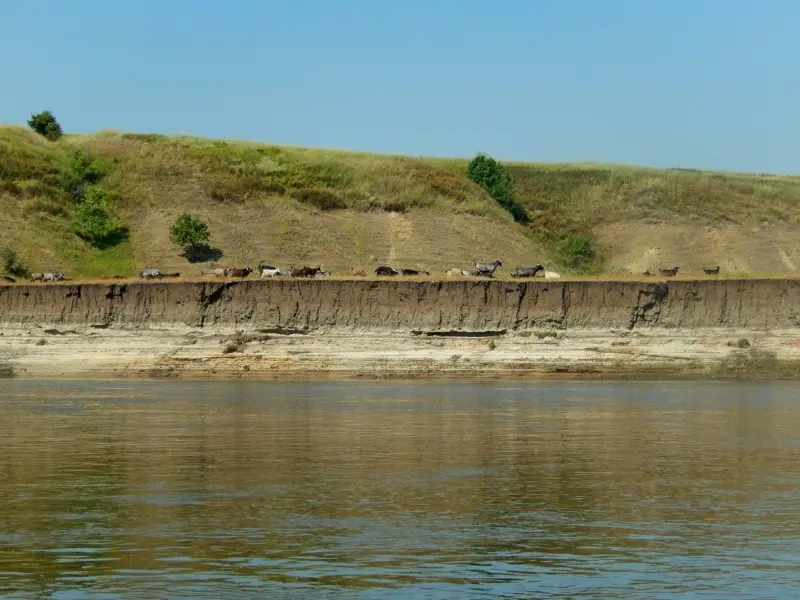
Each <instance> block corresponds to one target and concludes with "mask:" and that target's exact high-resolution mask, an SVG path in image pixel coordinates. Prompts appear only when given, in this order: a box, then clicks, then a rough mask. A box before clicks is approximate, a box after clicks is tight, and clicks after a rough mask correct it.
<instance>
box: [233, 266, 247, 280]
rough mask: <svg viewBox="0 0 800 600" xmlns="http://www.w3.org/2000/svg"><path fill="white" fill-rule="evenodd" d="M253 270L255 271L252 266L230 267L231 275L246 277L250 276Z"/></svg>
mask: <svg viewBox="0 0 800 600" xmlns="http://www.w3.org/2000/svg"><path fill="white" fill-rule="evenodd" d="M252 272H253V269H251V268H250V267H244V268H242V269H230V276H231V277H241V278H245V277H249V276H250V273H252Z"/></svg>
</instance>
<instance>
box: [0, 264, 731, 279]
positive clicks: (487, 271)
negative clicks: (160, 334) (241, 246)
mask: <svg viewBox="0 0 800 600" xmlns="http://www.w3.org/2000/svg"><path fill="white" fill-rule="evenodd" d="M474 266H475V268H474V269H450V270H448V271H447V272H446V275H447V276H448V277H494V274H495V272H496V271H497V270H498V269H499V268H500V267H502V266H503V263H502V261H499V260H493V261H491V262H487V263H478V262H475V263H474ZM253 272H254V271H253V269H251V268H250V267H241V268H218V269H214V270H213V271H206V272H204V273H203V274H204V275H212V276H215V277H225V278H228V277H232V278H240V279H244V278H247V277H249V276H250V274H251V273H253ZM258 272H259V274H260V278H261V279H267V278H273V277H306V278H308V277H330V276H331V272H330V271H323V270H322V268H321V267H318V266H317V267H303V268H301V269H295V268H294V267H292V268H289V269H281V268H279V267H276V266H273V265H267V264H260V265H258ZM703 272H704V273H705V274H706V275H719V267H718V266H717V267H703ZM658 274H660V275H662V276H664V277H675V275H677V274H678V267H670V268H661V269H659V270H658ZM351 275H353V276H355V277H366V273H365V272H364V271H362V270H354V271H353V272H352V273H351ZM375 275H376V276H377V277H397V276H404V277H415V276H416V277H419V276H422V277H426V276H430V272H428V271H422V270H418V269H396V268H395V267H391V266H388V265H381V266H379V267H377V268H376V269H375ZM642 275H643V276H655V275H656V273H651V272H650V271H645V272H644V273H642ZM139 276H140V277H142V278H144V279H165V278H175V277H180V273H178V272H174V273H167V272H164V271H161V270H160V269H156V268H154V267H149V266H148V267H145V268H144V270H143V271H141V272H140V273H139ZM511 277H515V278H520V279H524V278H528V277H543V278H544V279H560V278H561V275H560V274H558V273H556V272H555V271H549V270H547V269H545V268H544V267H543V266H542V265H535V266H532V267H517V268H515V269H514V270H513V271H512V272H511ZM29 279H30V280H31V281H42V282H49V281H69V280H68V279H67V277H66V276H65V275H64V273H59V272H55V271H52V272H46V273H32V274H31V275H30V277H29ZM102 279H126V278H125V277H123V276H121V275H114V276H110V277H103V278H102ZM2 280H3V281H5V282H9V283H14V281H15V280H14V279H13V278H11V277H7V276H4V277H3V278H2Z"/></svg>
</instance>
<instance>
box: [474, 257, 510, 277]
mask: <svg viewBox="0 0 800 600" xmlns="http://www.w3.org/2000/svg"><path fill="white" fill-rule="evenodd" d="M473 263H474V264H475V270H476V271H477V272H478V275H483V276H484V277H492V276H493V275H494V272H495V271H496V270H497V269H498V268H500V267H502V266H503V263H502V261H499V260H493V261H491V262H488V263H477V262H474V261H473Z"/></svg>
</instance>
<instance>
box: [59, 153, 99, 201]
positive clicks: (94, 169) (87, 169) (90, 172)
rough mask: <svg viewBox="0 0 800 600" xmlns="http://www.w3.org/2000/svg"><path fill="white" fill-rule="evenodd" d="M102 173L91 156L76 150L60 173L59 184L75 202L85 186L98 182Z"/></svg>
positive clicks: (80, 196) (81, 195)
mask: <svg viewBox="0 0 800 600" xmlns="http://www.w3.org/2000/svg"><path fill="white" fill-rule="evenodd" d="M103 175H104V173H103V171H102V169H101V168H100V167H99V166H98V165H97V164H96V163H95V162H94V160H92V157H91V156H89V155H88V154H85V153H84V152H81V151H80V150H76V151H75V152H73V154H72V156H71V157H70V161H69V163H68V164H67V166H66V167H65V168H64V170H63V172H62V174H61V185H62V186H63V188H64V190H66V192H67V193H68V194H69V195H70V196H71V197H72V199H73V200H75V202H80V201H81V199H82V198H83V196H84V193H85V191H86V188H87V186H90V185H94V184H96V183H98V182H99V181H100V180H101V179H102V178H103Z"/></svg>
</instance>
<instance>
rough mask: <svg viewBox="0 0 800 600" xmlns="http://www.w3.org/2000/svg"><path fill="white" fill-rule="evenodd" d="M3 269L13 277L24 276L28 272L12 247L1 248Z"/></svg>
mask: <svg viewBox="0 0 800 600" xmlns="http://www.w3.org/2000/svg"><path fill="white" fill-rule="evenodd" d="M3 269H4V270H5V272H6V273H8V274H9V275H13V276H14V277H24V276H25V275H27V274H28V269H26V268H25V267H24V266H23V265H22V263H20V262H19V258H18V257H17V252H16V250H14V249H13V248H5V249H3Z"/></svg>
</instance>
